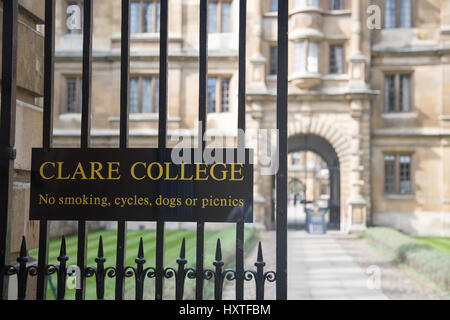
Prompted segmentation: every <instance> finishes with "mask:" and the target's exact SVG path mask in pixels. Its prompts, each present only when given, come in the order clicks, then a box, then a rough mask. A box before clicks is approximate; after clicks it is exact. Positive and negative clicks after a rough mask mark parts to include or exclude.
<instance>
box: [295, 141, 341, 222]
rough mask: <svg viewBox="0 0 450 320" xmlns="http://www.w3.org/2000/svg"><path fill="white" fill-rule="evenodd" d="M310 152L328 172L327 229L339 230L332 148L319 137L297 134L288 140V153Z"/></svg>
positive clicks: (337, 171) (337, 176)
mask: <svg viewBox="0 0 450 320" xmlns="http://www.w3.org/2000/svg"><path fill="white" fill-rule="evenodd" d="M298 151H312V152H314V153H316V154H318V155H319V156H320V157H322V159H323V160H324V161H325V162H326V164H327V168H328V170H329V180H330V184H329V185H330V199H329V200H328V208H329V209H330V219H329V223H328V228H329V229H337V230H339V229H340V224H341V192H340V190H341V181H340V180H341V179H340V163H339V157H338V154H337V153H336V151H335V150H334V148H333V146H332V145H331V144H330V143H329V142H328V141H327V140H326V139H324V138H322V137H321V136H318V135H315V134H297V135H294V136H291V137H289V138H288V153H291V152H298Z"/></svg>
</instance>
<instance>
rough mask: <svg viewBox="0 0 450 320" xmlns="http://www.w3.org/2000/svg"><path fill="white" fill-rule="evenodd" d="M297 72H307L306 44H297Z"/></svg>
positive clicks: (301, 42)
mask: <svg viewBox="0 0 450 320" xmlns="http://www.w3.org/2000/svg"><path fill="white" fill-rule="evenodd" d="M294 50H295V68H294V69H295V72H305V71H306V66H305V42H304V41H300V42H296V43H295V49H294Z"/></svg>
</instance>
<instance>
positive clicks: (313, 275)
mask: <svg viewBox="0 0 450 320" xmlns="http://www.w3.org/2000/svg"><path fill="white" fill-rule="evenodd" d="M261 242H262V246H263V253H264V261H265V262H266V269H265V270H266V271H267V270H276V267H275V263H276V260H275V259H276V241H275V232H274V231H264V232H261ZM256 255H257V246H255V247H254V248H253V249H252V251H251V252H249V254H248V255H247V256H246V260H245V268H246V269H250V268H251V269H254V265H253V264H254V261H255V260H256ZM373 266H375V268H379V271H380V273H379V275H380V280H381V281H380V284H381V286H380V287H381V288H380V289H378V290H376V289H369V287H370V285H371V284H373V281H372V282H371V279H372V277H371V276H370V275H369V274H367V273H366V271H367V270H368V269H369V270H370V268H372V267H373ZM368 283H369V287H368ZM254 298H255V287H254V283H253V282H250V283H249V282H246V284H245V299H249V300H251V299H254ZM443 298H444V297H442V296H440V295H439V294H437V293H435V292H434V291H433V290H432V288H430V287H429V286H428V285H427V284H426V283H424V282H422V281H421V280H420V279H417V278H416V277H413V276H411V275H410V274H409V273H407V272H406V271H405V270H403V269H401V268H398V267H397V266H395V265H393V264H392V262H391V261H390V260H389V258H387V257H386V256H384V255H382V254H381V253H380V252H378V251H377V250H375V249H374V248H373V247H372V246H370V245H369V244H367V243H366V242H365V241H364V240H361V239H359V238H358V237H356V236H355V235H346V234H342V233H339V232H329V233H328V234H326V235H310V234H308V233H306V232H305V231H294V230H290V231H289V232H288V299H289V300H311V299H313V300H314V299H319V300H328V299H333V300H335V299H358V300H365V299H374V300H375V299H376V300H379V299H394V300H397V299H402V300H405V299H418V300H428V299H443ZM224 299H226V300H233V299H234V285H228V286H227V287H226V289H225V290H224ZM265 299H266V300H273V299H275V284H274V283H266V286H265Z"/></svg>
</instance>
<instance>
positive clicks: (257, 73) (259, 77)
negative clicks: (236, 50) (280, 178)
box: [247, 0, 267, 92]
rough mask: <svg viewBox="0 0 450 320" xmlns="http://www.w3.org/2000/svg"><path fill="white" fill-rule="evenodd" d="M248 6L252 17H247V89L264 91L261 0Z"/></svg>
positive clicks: (255, 0) (264, 70) (264, 65)
mask: <svg viewBox="0 0 450 320" xmlns="http://www.w3.org/2000/svg"><path fill="white" fill-rule="evenodd" d="M249 6H251V7H252V8H253V10H252V11H253V17H252V19H249V22H250V25H249V26H248V29H249V31H250V32H249V33H248V37H247V40H248V43H249V44H250V45H248V46H247V47H248V48H249V49H250V50H249V54H250V59H249V61H250V74H249V80H250V83H249V86H248V89H249V90H252V91H263V92H264V91H266V90H267V87H266V81H265V75H266V62H267V61H266V58H265V57H264V55H263V54H262V42H263V8H262V1H260V0H253V1H250V2H249Z"/></svg>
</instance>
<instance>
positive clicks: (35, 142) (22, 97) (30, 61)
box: [0, 0, 44, 297]
mask: <svg viewBox="0 0 450 320" xmlns="http://www.w3.org/2000/svg"><path fill="white" fill-rule="evenodd" d="M43 4H44V1H43V0H42V1H41V0H19V13H18V20H19V21H18V26H17V33H18V37H17V62H18V63H17V88H16V121H15V138H16V140H15V142H16V147H15V148H16V159H15V161H14V174H13V192H12V212H11V215H10V216H11V221H10V222H9V223H10V226H11V237H10V252H11V254H10V260H11V261H8V262H7V263H14V262H15V259H16V258H17V257H18V255H19V251H20V245H21V241H22V236H25V237H26V240H27V248H28V249H31V248H36V247H37V246H38V233H39V223H37V222H35V221H29V218H28V217H29V212H28V210H29V198H30V170H31V148H33V147H41V146H42V135H41V133H42V96H43V89H44V85H43V84H44V36H43V33H42V32H41V30H42V29H41V28H40V25H41V24H42V23H43V21H44V5H43ZM0 16H1V21H0V29H1V28H2V26H3V4H2V5H1V14H0ZM1 54H2V52H1V50H0V56H1ZM0 76H1V74H0ZM35 282H36V281H35V279H30V281H29V287H28V293H29V296H30V297H32V296H33V295H34V291H35V288H36V287H35ZM9 288H10V296H11V297H14V296H17V294H16V292H17V288H16V282H15V281H14V280H11V281H10V282H9Z"/></svg>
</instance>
